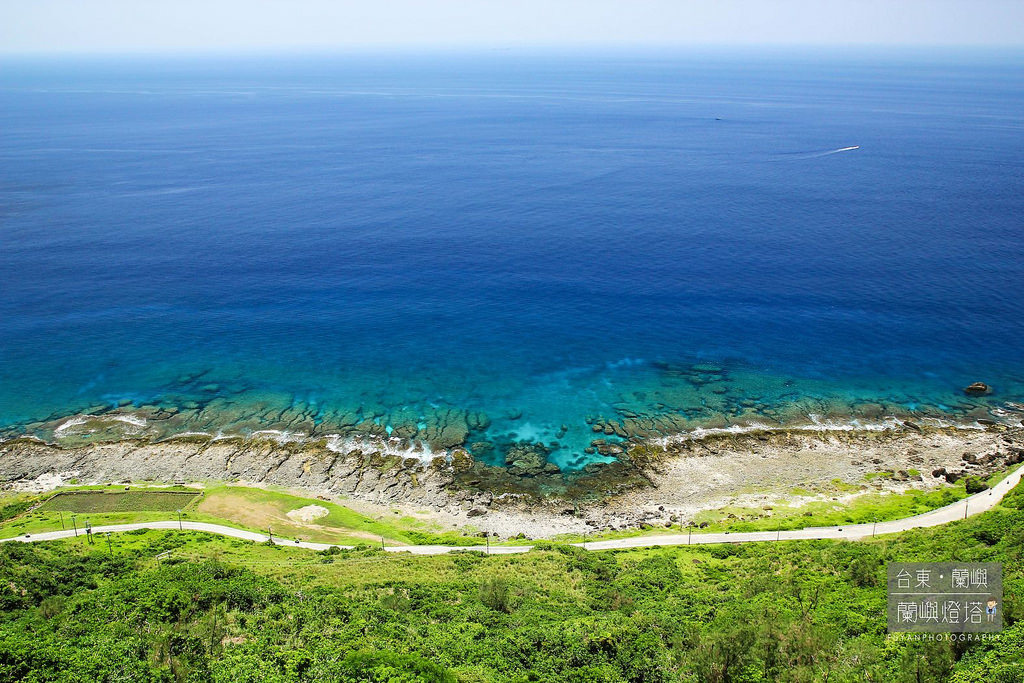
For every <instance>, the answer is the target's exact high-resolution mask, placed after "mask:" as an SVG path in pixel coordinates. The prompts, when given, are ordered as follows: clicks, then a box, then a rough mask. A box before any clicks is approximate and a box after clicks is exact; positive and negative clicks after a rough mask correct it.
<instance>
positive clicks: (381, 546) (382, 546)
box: [380, 536, 384, 550]
mask: <svg viewBox="0 0 1024 683" xmlns="http://www.w3.org/2000/svg"><path fill="white" fill-rule="evenodd" d="M380 549H381V550H384V537H383V536H381V537H380Z"/></svg>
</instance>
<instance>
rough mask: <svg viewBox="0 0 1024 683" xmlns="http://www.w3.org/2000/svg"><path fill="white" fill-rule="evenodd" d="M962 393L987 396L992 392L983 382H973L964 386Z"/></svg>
mask: <svg viewBox="0 0 1024 683" xmlns="http://www.w3.org/2000/svg"><path fill="white" fill-rule="evenodd" d="M964 393H965V394H967V395H968V396H987V395H988V394H991V393H992V387H990V386H989V385H987V384H985V383H984V382H975V383H973V384H970V385H968V386H966V387H964Z"/></svg>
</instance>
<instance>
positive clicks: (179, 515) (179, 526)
mask: <svg viewBox="0 0 1024 683" xmlns="http://www.w3.org/2000/svg"><path fill="white" fill-rule="evenodd" d="M178 531H184V529H182V527H181V510H178Z"/></svg>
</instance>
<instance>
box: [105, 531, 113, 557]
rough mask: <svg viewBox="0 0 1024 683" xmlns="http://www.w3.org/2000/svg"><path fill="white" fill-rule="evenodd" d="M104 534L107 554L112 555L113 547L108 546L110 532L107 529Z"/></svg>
mask: <svg viewBox="0 0 1024 683" xmlns="http://www.w3.org/2000/svg"><path fill="white" fill-rule="evenodd" d="M106 536H107V554H108V555H113V554H114V549H113V548H112V547H111V546H110V532H109V531H108V532H107V533H106Z"/></svg>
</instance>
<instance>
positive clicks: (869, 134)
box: [0, 53, 1024, 468]
mask: <svg viewBox="0 0 1024 683" xmlns="http://www.w3.org/2000/svg"><path fill="white" fill-rule="evenodd" d="M851 147H857V148H856V149H846V148H851ZM0 282H2V285H0V286H2V295H0V342H2V344H0V426H3V427H10V428H12V430H11V433H13V432H17V431H21V430H23V429H25V425H28V424H29V423H32V422H33V421H38V420H44V419H53V418H55V417H57V416H61V415H70V414H74V413H76V412H79V411H82V410H86V409H88V408H90V407H95V406H97V405H100V404H107V405H117V404H118V403H128V402H131V403H132V404H133V405H135V406H142V405H146V404H159V405H164V406H170V405H179V406H180V405H187V406H192V407H196V406H198V408H196V410H197V411H198V410H199V409H201V408H202V407H203V406H207V407H210V408H211V410H210V411H207V413H206V414H205V416H204V419H206V420H207V422H206V423H204V424H201V425H198V424H197V428H198V427H201V428H204V429H207V430H211V429H217V430H221V429H223V430H226V431H231V430H232V429H233V428H235V429H237V430H238V431H242V432H246V431H252V430H253V429H254V424H255V425H258V424H260V420H263V421H264V422H266V423H267V424H271V423H273V422H274V419H273V415H275V414H276V413H277V412H280V411H283V410H286V409H290V410H293V411H294V413H295V414H299V413H301V414H304V415H305V416H306V418H307V419H306V420H305V422H304V423H303V424H305V425H306V426H308V425H309V424H310V423H311V424H313V425H319V424H321V423H323V424H325V425H330V424H332V421H334V422H336V421H337V420H336V419H335V418H336V417H337V416H338V415H341V414H355V415H356V416H357V417H358V419H360V420H371V421H373V422H375V423H377V424H380V425H382V426H383V427H384V428H386V429H387V432H388V433H390V432H391V431H392V430H393V429H394V428H395V426H396V425H398V424H399V423H411V424H413V425H414V426H413V429H414V430H415V429H416V428H417V427H421V428H422V427H423V426H424V425H425V424H426V423H428V422H430V420H431V419H433V418H431V417H430V415H433V414H436V413H437V412H438V411H448V410H449V409H452V410H456V411H462V410H469V411H479V412H483V413H486V415H487V416H488V419H489V420H490V425H489V426H488V427H486V429H479V428H478V429H477V432H476V433H474V434H472V435H470V437H469V438H468V439H467V443H469V442H470V441H472V440H474V439H477V440H488V439H489V440H494V441H501V440H505V441H506V442H511V441H514V440H516V439H528V440H542V441H544V442H551V441H558V445H557V446H556V447H553V448H554V450H553V452H552V455H551V460H552V461H554V462H556V463H558V464H560V465H562V466H563V467H569V468H572V467H579V466H581V465H582V464H585V463H586V462H589V461H591V460H593V459H595V458H596V457H597V456H590V455H587V454H585V453H584V452H583V450H582V449H583V448H584V447H585V446H586V445H587V444H588V443H589V441H590V439H591V438H592V436H593V434H592V432H591V429H590V425H589V424H588V422H587V421H588V418H590V419H591V420H593V419H595V418H618V419H622V416H623V415H629V414H638V415H647V416H657V415H658V414H668V415H672V416H673V419H677V421H678V420H683V421H685V424H686V425H688V426H690V425H692V426H698V425H718V426H723V425H728V424H736V423H740V422H743V421H748V422H749V421H751V420H754V419H759V420H764V421H768V422H771V421H773V420H774V421H776V422H778V421H785V420H787V419H807V418H808V416H810V419H819V418H820V419H833V418H835V419H846V418H850V419H858V418H859V417H863V416H860V415H859V412H858V411H862V410H866V409H865V408H864V405H868V404H873V407H872V408H871V410H873V411H875V412H874V413H871V414H867V413H866V416H867V417H871V415H875V416H876V417H877V414H878V411H881V414H889V413H892V412H894V411H900V410H901V411H905V412H906V413H908V414H911V415H912V414H915V413H916V412H919V413H921V414H927V415H934V414H939V413H943V412H948V413H950V414H953V415H956V414H961V415H965V416H970V417H971V418H972V419H973V418H974V417H977V416H978V415H979V414H981V413H980V412H979V411H982V410H989V409H991V408H997V413H998V410H999V409H1005V408H1006V404H1007V403H1008V402H1015V401H1020V400H1021V399H1022V398H1024V354H1022V350H1024V60H1022V59H1021V58H1020V56H1019V55H1017V56H1010V57H1006V58H1002V57H1000V56H998V55H993V54H990V55H982V56H978V55H974V56H972V57H970V58H964V59H953V58H950V57H941V58H940V57H935V58H932V57H929V56H927V55H922V54H917V55H912V56H907V55H902V56H901V55H899V54H896V55H874V56H872V55H855V54H846V55H839V54H807V53H804V54H785V53H771V54H743V55H727V54H724V53H719V54H711V53H706V54H696V53H689V54H688V53H676V54H668V53H665V54H655V53H648V54H634V55H629V54H617V55H605V56H597V55H586V54H577V55H539V54H538V55H522V54H517V53H488V54H478V55H462V56H459V55H433V56H426V55H409V56H395V57H383V56H376V57H374V56H360V57H337V56H335V57H322V58H302V59H300V58H289V59H284V58H269V57H266V58H251V59H241V58H237V59H227V58H220V59H211V60H197V59H196V60H186V59H168V60H159V59H155V58H149V59H139V60H132V61H130V62H125V61H115V60H108V61H102V60H92V61H88V60H76V61H72V60H66V61H58V60H50V61H43V60H36V61H30V60H21V61H15V60H8V61H6V62H4V63H2V64H0ZM694 364H698V368H697V369H696V370H694V369H693V368H692V366H693V365H694ZM709 366H714V367H709ZM701 373H703V374H701ZM976 380H983V381H985V382H988V383H989V384H991V385H992V386H993V387H994V388H995V393H994V394H993V395H992V396H991V397H988V398H985V399H971V398H969V397H967V396H965V395H964V394H963V392H962V388H963V387H964V386H965V385H966V384H968V383H970V382H973V381H976ZM878 406H881V407H880V408H879V407H878ZM250 407H251V410H250ZM214 409H222V412H223V414H224V416H225V417H224V420H223V424H215V422H216V421H214V423H210V422H209V418H210V415H211V414H213V413H215V410H214ZM249 413H254V414H256V415H257V417H256V418H254V417H253V415H250V414H249ZM268 415H269V416H270V417H267V416H268ZM822 416H824V417H822ZM296 424H298V423H296ZM563 425H564V427H563ZM179 426H180V425H179ZM182 428H183V427H182ZM31 429H32V427H29V430H30V431H31ZM325 429H326V428H325ZM326 431H330V430H326ZM478 455H479V457H482V458H491V459H494V460H495V461H496V462H500V460H501V457H502V456H501V454H500V449H499V452H498V453H497V454H493V453H492V454H490V455H488V454H486V453H484V451H482V450H481V452H480V453H478Z"/></svg>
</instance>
